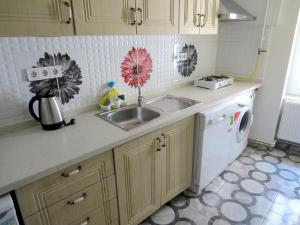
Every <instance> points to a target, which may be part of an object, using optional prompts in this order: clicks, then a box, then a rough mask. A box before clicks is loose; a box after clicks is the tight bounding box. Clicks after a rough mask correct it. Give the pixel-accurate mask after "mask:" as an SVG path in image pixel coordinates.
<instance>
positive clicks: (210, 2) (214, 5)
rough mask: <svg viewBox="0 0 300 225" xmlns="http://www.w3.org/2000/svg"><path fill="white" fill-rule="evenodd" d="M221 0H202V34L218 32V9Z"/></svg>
mask: <svg viewBox="0 0 300 225" xmlns="http://www.w3.org/2000/svg"><path fill="white" fill-rule="evenodd" d="M219 3H220V1H219V0H201V14H203V15H205V16H204V17H202V20H203V27H201V28H200V34H217V33H218V21H219V20H218V11H219Z"/></svg>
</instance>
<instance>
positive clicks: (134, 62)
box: [121, 47, 152, 87]
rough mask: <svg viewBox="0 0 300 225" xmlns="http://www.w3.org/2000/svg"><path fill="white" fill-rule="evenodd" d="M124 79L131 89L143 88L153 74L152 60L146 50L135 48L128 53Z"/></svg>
mask: <svg viewBox="0 0 300 225" xmlns="http://www.w3.org/2000/svg"><path fill="white" fill-rule="evenodd" d="M121 70H122V77H123V78H124V81H125V83H127V84H128V85H129V86H131V87H137V86H138V84H139V85H140V86H143V85H144V84H145V83H146V81H147V80H149V79H150V75H151V73H152V59H151V56H150V54H149V53H148V52H147V50H146V49H145V48H134V47H132V50H131V51H129V52H128V54H127V56H126V57H125V58H124V60H123V62H122V65H121Z"/></svg>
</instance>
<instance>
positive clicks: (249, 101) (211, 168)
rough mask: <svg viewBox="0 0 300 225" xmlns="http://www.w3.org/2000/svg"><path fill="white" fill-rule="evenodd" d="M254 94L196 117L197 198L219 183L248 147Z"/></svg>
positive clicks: (242, 96)
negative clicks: (229, 166) (228, 167)
mask: <svg viewBox="0 0 300 225" xmlns="http://www.w3.org/2000/svg"><path fill="white" fill-rule="evenodd" d="M253 99H254V92H248V93H246V94H243V95H241V96H238V97H236V98H234V99H232V100H230V101H228V102H227V103H225V104H221V105H217V106H215V107H212V108H209V109H207V110H205V111H201V112H199V113H198V114H197V115H196V126H195V129H196V130H195V143H194V161H193V184H192V186H191V187H190V189H189V190H190V191H192V192H194V193H195V194H196V195H197V194H199V193H200V192H201V190H202V189H203V188H205V187H206V186H207V185H208V184H209V183H211V182H212V181H213V180H214V179H216V178H217V177H218V176H219V175H220V174H221V173H222V172H223V171H224V170H225V168H226V167H227V166H228V164H230V163H231V162H232V161H233V160H235V159H236V158H237V157H238V156H239V155H240V154H241V152H242V151H243V150H244V149H245V148H246V146H247V143H248V134H249V131H250V127H251V124H252V120H253V115H252V105H253Z"/></svg>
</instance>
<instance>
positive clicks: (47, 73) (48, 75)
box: [26, 66, 62, 81]
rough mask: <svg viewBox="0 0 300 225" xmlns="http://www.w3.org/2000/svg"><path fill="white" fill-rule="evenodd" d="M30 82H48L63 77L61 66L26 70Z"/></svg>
mask: <svg viewBox="0 0 300 225" xmlns="http://www.w3.org/2000/svg"><path fill="white" fill-rule="evenodd" d="M26 72H27V79H28V81H38V80H46V79H52V78H58V77H61V76H62V72H61V66H47V67H37V68H28V69H26Z"/></svg>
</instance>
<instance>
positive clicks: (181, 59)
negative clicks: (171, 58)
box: [175, 52, 187, 61]
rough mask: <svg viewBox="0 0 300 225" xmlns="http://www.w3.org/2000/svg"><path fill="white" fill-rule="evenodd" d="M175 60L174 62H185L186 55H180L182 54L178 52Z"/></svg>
mask: <svg viewBox="0 0 300 225" xmlns="http://www.w3.org/2000/svg"><path fill="white" fill-rule="evenodd" d="M175 60H176V61H185V60H187V53H185V52H184V53H182V52H179V53H177V54H176V55H175Z"/></svg>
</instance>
